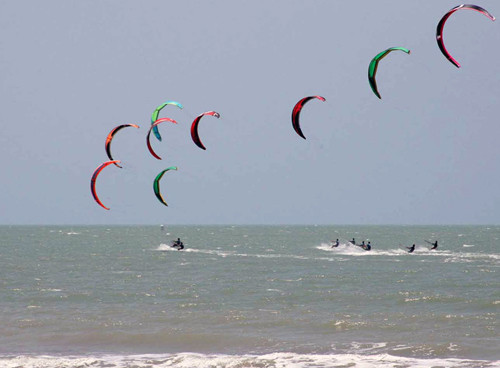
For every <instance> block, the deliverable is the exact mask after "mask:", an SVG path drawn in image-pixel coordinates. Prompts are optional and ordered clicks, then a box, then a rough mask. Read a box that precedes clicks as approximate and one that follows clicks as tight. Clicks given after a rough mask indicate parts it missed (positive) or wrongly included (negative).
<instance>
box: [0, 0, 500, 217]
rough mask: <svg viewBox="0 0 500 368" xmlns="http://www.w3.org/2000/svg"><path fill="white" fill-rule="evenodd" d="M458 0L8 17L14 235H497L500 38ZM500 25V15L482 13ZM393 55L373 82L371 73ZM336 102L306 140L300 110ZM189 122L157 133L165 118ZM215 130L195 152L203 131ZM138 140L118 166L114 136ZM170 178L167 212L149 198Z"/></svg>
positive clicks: (0, 50) (28, 9) (219, 4)
mask: <svg viewBox="0 0 500 368" xmlns="http://www.w3.org/2000/svg"><path fill="white" fill-rule="evenodd" d="M459 4H460V3H459V2H456V1H444V0H443V1H436V0H418V1H417V0H412V1H401V0H377V1H372V0H350V1H336V0H328V1H293V0H274V1H259V0H252V1H234V0H227V1H226V0H224V1H221V0H215V1H165V0H164V1H129V0H124V1H67V0H64V1H63V0H61V1H35V0H28V1H7V0H0V104H1V108H0V121H1V126H2V133H1V134H0V164H1V167H2V174H1V179H2V180H1V188H2V190H1V191H0V224H160V223H163V224H476V223H488V224H493V223H494V224H498V223H500V206H499V205H500V194H499V188H500V172H499V170H498V169H499V160H498V158H499V157H500V155H499V154H500V145H499V144H498V139H499V136H500V135H499V133H500V128H499V123H500V121H499V118H498V116H499V111H500V98H499V97H500V63H499V60H500V24H499V23H498V21H496V22H491V21H490V20H489V19H488V18H486V17H485V16H483V15H481V14H479V13H477V12H473V11H469V10H462V11H459V12H456V13H455V14H454V15H453V16H452V17H450V18H449V20H448V22H447V24H446V27H445V32H444V39H445V43H446V46H447V48H448V50H449V51H450V53H451V54H452V55H453V56H454V57H455V58H456V59H457V60H458V61H459V62H460V63H461V64H462V68H460V69H457V68H456V67H454V66H453V65H452V64H451V63H450V62H449V61H448V60H447V59H446V58H445V57H444V56H443V55H442V54H441V52H440V50H439V48H438V46H437V44H436V39H435V32H436V25H437V23H438V21H439V19H440V18H441V17H442V16H443V15H444V14H445V13H446V12H447V11H448V10H449V9H451V8H452V7H454V6H456V5H459ZM476 4H477V5H480V6H482V7H484V8H486V9H487V10H488V11H490V13H492V14H493V15H495V16H497V17H499V16H500V2H499V1H497V0H481V1H480V2H476ZM392 46H403V47H406V48H408V49H410V50H411V55H406V54H405V53H402V52H394V53H392V54H390V55H389V56H387V57H386V58H385V59H384V60H382V61H381V63H380V65H379V70H378V74H377V81H378V86H379V92H380V94H381V95H382V100H379V99H378V98H376V96H375V95H374V94H373V92H372V91H371V89H370V87H369V84H368V80H367V69H368V64H369V62H370V60H371V59H372V58H373V56H375V55H376V54H377V53H378V52H380V51H382V50H384V49H386V48H388V47H392ZM309 95H321V96H324V97H325V98H326V102H321V101H318V100H313V101H311V102H309V103H308V104H307V105H306V107H305V108H304V110H303V112H302V116H301V126H302V131H303V132H304V135H305V136H306V137H307V140H303V139H302V138H300V137H299V136H298V135H297V134H296V133H295V132H294V130H293V129H292V124H291V121H290V115H291V111H292V108H293V106H294V105H295V103H296V102H297V101H298V100H299V99H301V98H303V97H305V96H309ZM168 100H175V101H179V102H180V103H182V104H183V105H184V109H183V110H182V111H181V110H178V109H176V108H174V107H170V108H165V109H164V111H162V114H161V116H162V117H167V116H168V117H170V118H173V119H176V120H177V121H178V122H179V124H178V125H177V126H175V125H171V124H170V125H167V124H164V125H163V126H160V132H161V134H162V136H163V141H162V142H161V143H160V142H158V141H156V140H154V139H153V141H152V144H153V145H154V148H155V150H156V152H157V153H158V154H159V155H160V156H161V157H162V158H163V160H161V161H158V160H156V159H154V158H153V157H152V156H151V155H150V154H149V152H148V151H147V148H146V144H145V136H146V134H147V131H148V126H149V124H150V120H149V119H150V116H151V113H152V112H153V110H154V109H155V108H156V107H157V106H158V105H159V104H161V103H162V102H164V101H168ZM207 110H215V111H218V112H219V113H220V114H221V118H220V119H215V118H213V117H206V118H205V119H204V120H202V122H201V123H200V129H199V130H200V136H201V139H202V141H203V143H204V145H205V146H206V147H207V150H206V151H203V150H201V149H199V148H198V147H197V146H195V145H194V143H193V142H192V140H191V137H190V133H189V132H190V126H191V122H192V120H193V119H194V117H195V116H197V115H198V114H200V113H202V112H204V111H207ZM125 123H136V124H139V125H140V129H133V128H129V129H124V130H122V131H120V133H118V134H117V135H116V137H115V140H114V141H113V145H112V152H113V155H114V158H115V159H119V160H121V161H122V166H123V169H119V168H116V167H113V166H109V167H107V168H106V169H105V170H103V172H102V173H101V175H100V177H99V179H98V182H97V191H98V193H99V196H100V198H101V200H102V201H103V203H104V204H105V205H107V206H108V207H110V208H111V210H110V211H106V210H104V209H103V208H101V207H100V206H98V205H97V204H96V202H95V201H94V200H93V198H92V196H91V193H90V188H89V187H90V178H91V175H92V173H93V171H94V170H95V169H96V168H97V167H98V166H99V165H100V164H101V163H103V162H104V161H107V160H108V159H107V156H106V153H105V150H104V142H105V139H106V136H107V134H108V133H109V132H110V130H111V129H112V128H113V127H115V126H117V125H119V124H125ZM172 165H175V166H178V167H179V171H177V172H169V173H167V174H165V176H164V177H163V179H162V182H161V187H162V193H163V195H164V197H165V199H166V201H167V203H168V204H169V207H165V206H163V205H162V204H161V203H160V202H159V201H158V200H157V199H156V197H155V196H154V194H153V189H152V186H153V179H154V178H155V176H156V175H157V174H158V173H159V172H160V171H161V170H163V169H164V168H166V167H168V166H172Z"/></svg>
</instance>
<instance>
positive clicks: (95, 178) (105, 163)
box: [90, 160, 120, 210]
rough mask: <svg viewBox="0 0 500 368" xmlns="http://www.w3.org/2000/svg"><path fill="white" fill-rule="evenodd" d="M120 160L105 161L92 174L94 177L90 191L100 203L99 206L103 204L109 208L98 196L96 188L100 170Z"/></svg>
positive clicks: (91, 180)
mask: <svg viewBox="0 0 500 368" xmlns="http://www.w3.org/2000/svg"><path fill="white" fill-rule="evenodd" d="M119 162H120V161H119V160H114V161H107V162H104V163H103V164H101V165H100V166H99V167H98V168H97V169H95V171H94V174H92V179H90V191H91V192H92V196H93V197H94V199H95V201H96V202H97V204H99V206H101V207H102V208H104V209H105V210H109V208H108V207H106V206H105V205H103V204H102V202H101V200H100V199H99V197H98V196H97V193H96V190H95V182H96V180H97V177H98V176H99V174H100V172H101V171H102V169H104V168H105V167H106V166H108V165H111V164H115V165H116V164H117V163H119Z"/></svg>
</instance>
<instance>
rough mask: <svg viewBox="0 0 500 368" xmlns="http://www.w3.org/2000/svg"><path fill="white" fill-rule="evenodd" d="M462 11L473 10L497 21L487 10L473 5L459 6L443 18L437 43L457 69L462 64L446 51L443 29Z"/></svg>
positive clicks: (437, 30) (438, 29)
mask: <svg viewBox="0 0 500 368" xmlns="http://www.w3.org/2000/svg"><path fill="white" fill-rule="evenodd" d="M460 9H471V10H476V11H478V12H479V13H482V14H484V15H486V16H487V17H488V18H490V19H491V20H495V17H494V16H493V15H491V14H490V13H488V11H487V10H485V9H483V8H481V7H480V6H477V5H472V4H462V5H458V6H456V7H454V8H453V9H451V10H450V11H449V12H448V13H446V14H445V15H444V16H443V18H441V20H440V21H439V23H438V25H437V29H436V40H437V43H438V46H439V49H440V50H441V52H442V53H443V55H444V56H445V57H446V58H447V59H448V60H449V61H450V62H451V63H452V64H453V65H455V66H456V67H457V68H460V63H459V62H458V61H456V60H455V59H454V58H453V56H451V55H450V53H449V52H448V50H446V47H444V42H443V28H444V24H445V23H446V21H447V20H448V18H449V17H450V15H452V14H453V13H454V12H456V11H457V10H460Z"/></svg>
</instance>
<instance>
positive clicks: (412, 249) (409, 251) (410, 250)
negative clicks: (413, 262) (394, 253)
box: [406, 244, 415, 253]
mask: <svg viewBox="0 0 500 368" xmlns="http://www.w3.org/2000/svg"><path fill="white" fill-rule="evenodd" d="M406 249H409V250H408V253H413V251H414V250H415V244H413V245H412V246H411V247H406Z"/></svg>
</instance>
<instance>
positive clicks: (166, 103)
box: [151, 101, 184, 141]
mask: <svg viewBox="0 0 500 368" xmlns="http://www.w3.org/2000/svg"><path fill="white" fill-rule="evenodd" d="M167 105H174V106H177V107H178V108H179V109H183V108H184V106H182V105H181V104H180V103H179V102H175V101H167V102H164V103H162V104H161V105H160V106H158V107H157V108H156V109H155V111H153V114H152V115H151V125H153V124H154V123H155V121H156V120H158V115H159V114H160V111H161V110H162V109H163V108H164V107H165V106H167ZM153 133H154V134H155V136H156V138H158V140H159V141H161V135H160V131H159V130H158V127H154V128H153Z"/></svg>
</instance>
